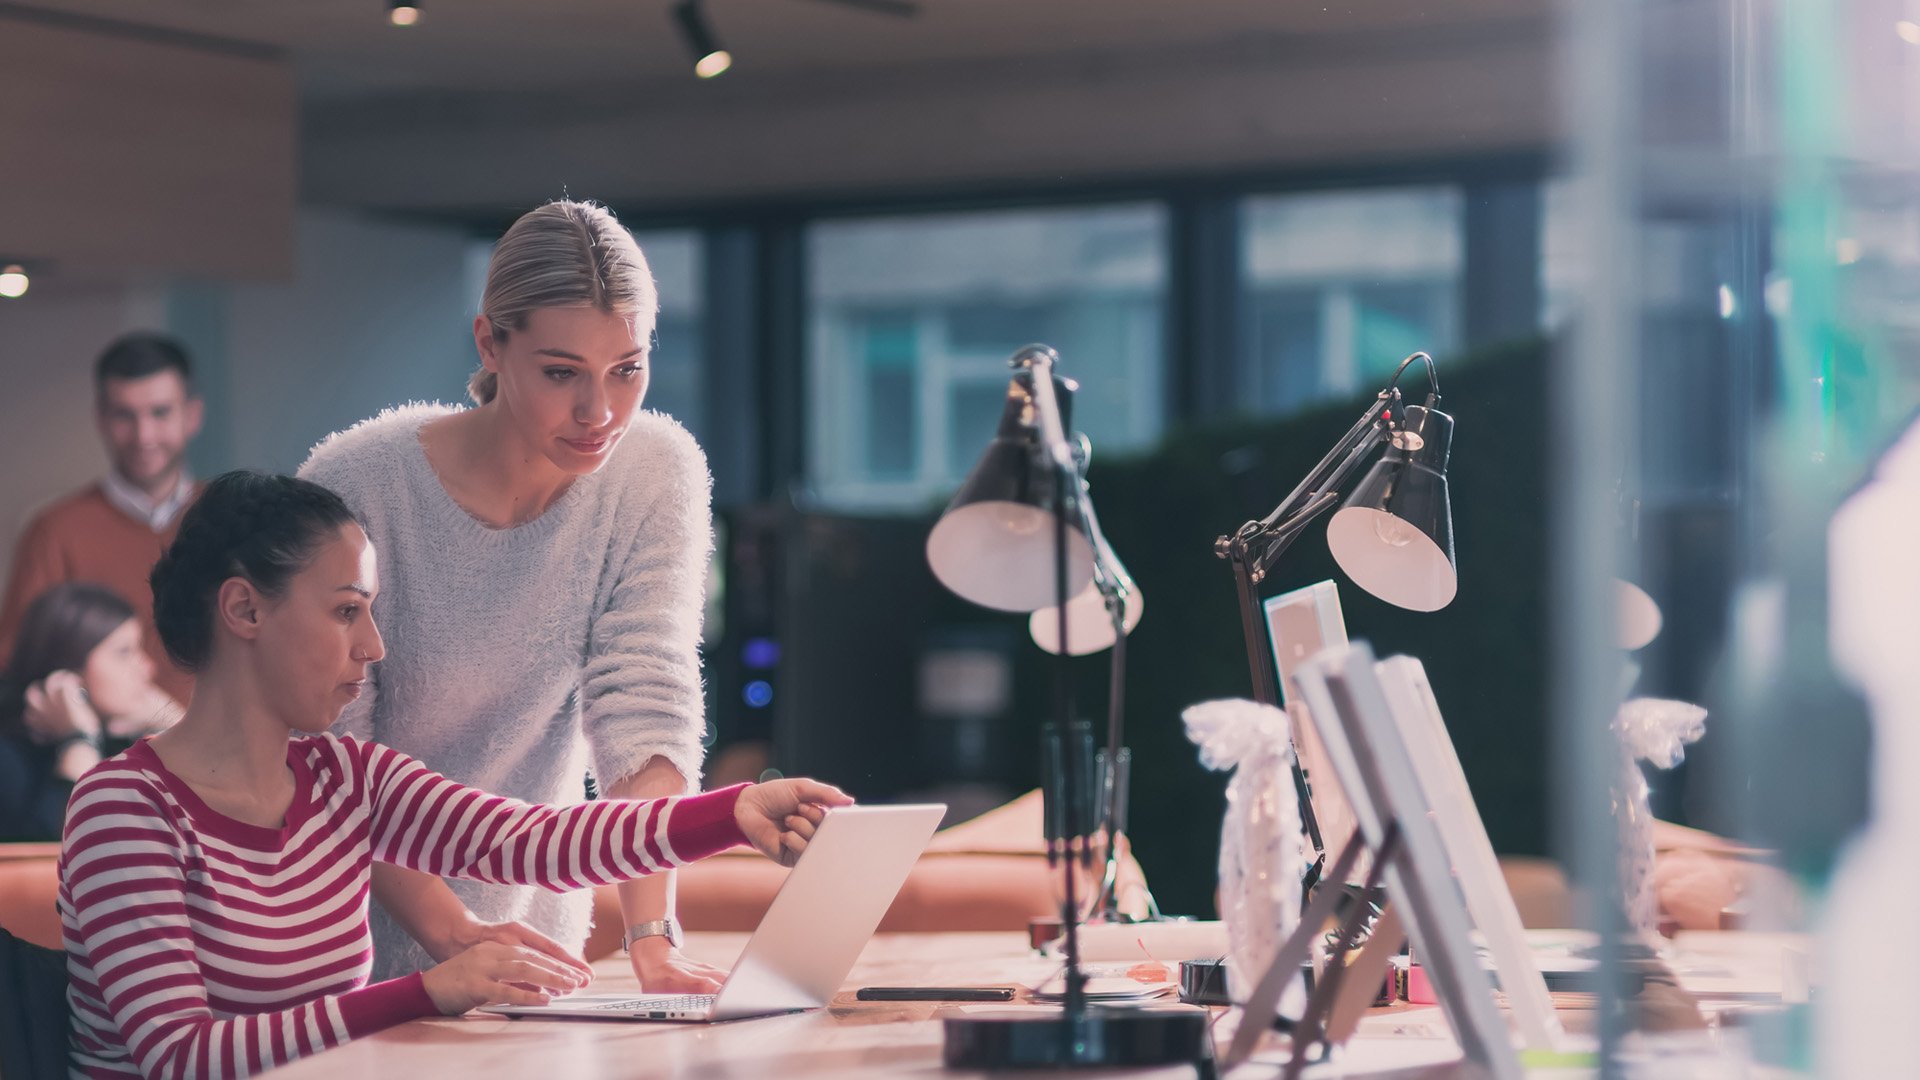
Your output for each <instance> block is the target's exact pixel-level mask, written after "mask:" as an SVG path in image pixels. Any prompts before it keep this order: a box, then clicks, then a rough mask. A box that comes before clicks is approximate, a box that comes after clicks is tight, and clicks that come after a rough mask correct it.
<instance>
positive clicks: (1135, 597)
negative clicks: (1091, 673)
mask: <svg viewBox="0 0 1920 1080" xmlns="http://www.w3.org/2000/svg"><path fill="white" fill-rule="evenodd" d="M1146 603H1147V602H1146V600H1145V599H1143V598H1142V597H1141V595H1140V587H1139V586H1137V585H1136V586H1134V588H1133V589H1132V590H1131V591H1130V592H1128V593H1127V599H1126V608H1125V614H1124V616H1123V619H1124V622H1123V624H1122V625H1124V626H1125V628H1126V632H1127V633H1129V634H1131V633H1133V628H1134V627H1136V626H1139V625H1140V615H1141V613H1142V612H1143V611H1145V610H1146ZM1027 628H1028V629H1029V630H1030V631H1032V633H1033V643H1034V644H1035V645H1038V646H1040V647H1041V648H1042V649H1045V650H1046V651H1048V652H1050V653H1057V652H1059V651H1060V640H1059V638H1060V611H1059V609H1058V608H1056V607H1053V606H1051V605H1049V606H1047V607H1043V608H1041V609H1040V610H1039V611H1036V612H1034V613H1033V616H1032V617H1031V618H1029V619H1028V620H1027ZM1112 647H1113V619H1112V617H1111V616H1109V615H1108V614H1107V600H1106V597H1104V596H1101V595H1100V590H1099V589H1098V588H1097V587H1096V586H1095V585H1094V584H1093V582H1092V580H1091V579H1089V580H1088V582H1087V587H1086V588H1084V589H1081V590H1080V591H1079V592H1078V593H1077V594H1075V595H1074V598H1073V599H1071V600H1069V601H1067V654H1068V655H1069V656H1086V655H1087V654H1088V653H1097V652H1099V651H1100V650H1102V649H1110V648H1112Z"/></svg>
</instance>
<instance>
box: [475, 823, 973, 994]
mask: <svg viewBox="0 0 1920 1080" xmlns="http://www.w3.org/2000/svg"><path fill="white" fill-rule="evenodd" d="M946 810H947V808H946V807H945V806H944V805H941V804H938V803H930V804H924V805H909V806H844V807H839V808H837V809H834V810H829V811H828V812H827V817H826V820H824V821H822V822H821V823H820V828H819V829H818V830H817V831H816V832H815V833H814V834H813V839H812V840H811V841H809V842H808V843H807V850H806V851H805V852H803V853H801V855H800V860H799V861H798V862H797V863H795V864H794V867H793V870H792V871H791V872H790V873H788V874H787V880H786V881H784V882H782V883H781V885H780V891H779V892H778V893H776V894H775V895H774V898H773V904H772V905H771V906H770V907H768V908H767V914H766V917H765V918H763V919H761V920H760V926H759V929H757V930H755V931H754V932H753V936H752V937H751V938H749V939H747V947H746V948H745V949H744V950H742V952H741V953H740V959H739V960H738V961H737V962H736V963H735V964H734V965H733V972H732V973H731V974H729V975H728V976H727V981H726V982H724V983H722V984H721V986H720V992H719V993H717V994H633V993H618V992H615V993H585V994H569V995H568V996H566V997H563V998H559V999H557V1000H555V1001H553V1002H551V1003H549V1004H546V1005H490V1006H487V1007H486V1008H485V1009H484V1010H482V1011H484V1012H491V1013H498V1014H501V1015H503V1016H523V1017H541V1018H552V1019H561V1018H567V1019H589V1020H673V1021H680V1022H683V1023H686V1022H692V1023H706V1022H712V1021H715V1020H737V1019H740V1018H742V1017H748V1016H767V1015H771V1014H773V1013H784V1012H797V1011H799V1010H802V1009H817V1008H820V1007H821V1006H823V1005H825V1004H826V1003H827V1002H828V1001H830V1000H832V998H833V995H834V994H835V993H836V992H838V991H839V989H840V986H841V984H842V983H844V982H845V981H846V978H847V973H848V972H850V971H852V970H853V963H854V961H855V960H858V959H859V958H860V950H861V949H863V948H865V947H866V944H867V939H868V938H871V937H872V936H873V932H874V930H876V929H878V928H879V926H880V919H881V918H882V917H883V916H884V915H886V913H887V908H889V907H891V906H892V905H893V898H894V896H895V895H897V894H898V893H899V892H900V887H901V886H902V885H904V884H906V881H907V874H908V873H910V872H911V871H912V870H913V864H914V860H916V859H918V858H919V857H920V853H921V851H923V850H924V849H925V848H926V846H927V841H928V840H930V839H932V838H933V831H934V830H935V829H937V828H939V826H940V818H941V817H942V815H944V814H945V813H946Z"/></svg>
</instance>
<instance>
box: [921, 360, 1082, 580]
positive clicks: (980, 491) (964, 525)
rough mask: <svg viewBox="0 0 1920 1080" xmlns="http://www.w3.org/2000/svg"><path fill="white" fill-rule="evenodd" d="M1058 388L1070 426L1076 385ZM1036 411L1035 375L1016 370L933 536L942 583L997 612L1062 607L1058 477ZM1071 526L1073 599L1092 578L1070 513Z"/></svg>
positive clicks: (932, 556)
mask: <svg viewBox="0 0 1920 1080" xmlns="http://www.w3.org/2000/svg"><path fill="white" fill-rule="evenodd" d="M1053 384H1054V395H1055V397H1056V398H1057V399H1058V400H1059V402H1060V412H1061V423H1062V426H1065V425H1066V424H1067V423H1068V416H1069V414H1070V409H1071V406H1070V402H1071V399H1072V393H1073V391H1074V389H1076V385H1075V384H1074V382H1073V381H1072V380H1071V379H1065V378H1061V377H1059V376H1054V380H1053ZM1034 409H1035V406H1034V400H1033V382H1032V373H1031V372H1028V371H1021V372H1017V373H1016V374H1015V375H1014V376H1013V379H1012V381H1011V382H1009V383H1008V384H1007V401H1006V407H1005V408H1004V409H1003V410H1002V411H1001V414H1000V428H999V430H998V431H997V432H995V434H994V437H993V441H992V442H991V443H989V444H987V449H986V452H985V453H983V454H981V455H980V460H979V461H978V462H977V463H975V465H974V467H973V471H972V472H970V473H968V474H967V479H966V482H965V483H963V484H961V485H960V490H959V492H958V493H956V494H955V495H954V497H953V501H952V502H951V503H948V504H947V511H946V513H944V514H942V515H940V520H939V521H938V522H936V523H935V524H934V526H933V532H932V533H930V534H928V536H927V562H928V564H929V565H931V566H932V567H933V575H934V576H935V577H937V578H939V579H940V583H941V584H942V585H945V586H946V587H947V588H948V589H950V590H952V591H953V593H954V594H955V595H956V596H959V597H960V598H962V599H964V600H970V601H972V602H973V603H976V604H979V605H980V606H982V607H989V608H994V609H995V610H998V611H1037V610H1039V609H1040V608H1044V607H1051V606H1053V605H1054V604H1055V603H1057V602H1058V601H1057V599H1056V594H1057V590H1058V584H1057V583H1056V582H1055V581H1054V546H1053V545H1054V514H1053V510H1054V489H1055V485H1056V484H1058V483H1059V475H1058V473H1057V472H1056V471H1055V469H1054V466H1053V465H1052V463H1051V462H1050V461H1048V459H1047V457H1046V455H1045V454H1044V453H1042V452H1041V448H1040V436H1039V425H1038V421H1037V417H1036V416H1035V412H1034ZM1067 497H1068V499H1069V500H1071V499H1072V498H1073V497H1074V496H1073V495H1072V493H1071V492H1070V493H1069V494H1068V496H1067ZM1068 521H1069V527H1068V529H1067V589H1066V591H1067V595H1068V596H1069V597H1071V596H1074V595H1076V594H1078V593H1079V592H1080V591H1081V590H1083V589H1085V588H1086V587H1087V586H1088V584H1089V583H1091V582H1092V581H1093V547H1092V545H1091V544H1089V543H1088V541H1087V537H1086V534H1085V533H1082V532H1081V531H1080V530H1079V529H1078V528H1075V527H1073V525H1072V517H1071V516H1069V519H1068Z"/></svg>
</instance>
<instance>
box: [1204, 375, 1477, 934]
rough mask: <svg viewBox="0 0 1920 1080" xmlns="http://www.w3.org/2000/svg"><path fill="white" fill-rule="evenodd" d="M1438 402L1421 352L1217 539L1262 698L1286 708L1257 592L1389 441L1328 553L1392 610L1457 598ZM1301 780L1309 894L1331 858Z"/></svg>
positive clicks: (1331, 528)
mask: <svg viewBox="0 0 1920 1080" xmlns="http://www.w3.org/2000/svg"><path fill="white" fill-rule="evenodd" d="M1415 361H1421V362H1424V363H1425V365H1426V369H1427V388H1428V391H1427V398H1426V403H1425V404H1422V405H1403V404H1401V401H1400V390H1399V385H1400V376H1401V375H1403V374H1405V373H1406V370H1407V368H1408V367H1410V366H1411V365H1412V364H1413V363H1414V362H1415ZM1439 402H1440V381H1439V377H1438V376H1437V375H1436V374H1435V373H1434V370H1433V358H1432V357H1431V356H1428V355H1427V354H1426V353H1424V352H1417V353H1414V354H1413V355H1411V356H1409V357H1407V358H1406V359H1405V360H1402V361H1401V362H1400V366H1399V368H1398V369H1396V370H1395V371H1394V373H1393V378H1392V379H1391V380H1389V381H1388V383H1387V387H1386V389H1384V390H1382V391H1380V393H1379V395H1378V396H1377V397H1375V399H1374V400H1373V401H1372V402H1370V403H1369V404H1368V405H1367V408H1366V411H1365V412H1363V413H1362V414H1361V415H1360V419H1359V420H1358V421H1356V422H1355V423H1354V425H1353V427H1352V428H1351V429H1349V430H1348V431H1347V433H1346V434H1345V435H1343V436H1341V437H1340V441H1338V442H1336V443H1335V444H1334V445H1333V449H1331V450H1329V451H1327V455H1326V456H1325V457H1323V458H1321V459H1320V463H1319V464H1318V465H1315V466H1314V467H1313V469H1312V471H1310V472H1308V473H1307V475H1306V477H1305V478H1304V479H1302V480H1301V481H1300V483H1299V485H1298V486H1296V487H1295V488H1294V489H1293V491H1292V492H1291V493H1290V494H1288V495H1287V497H1286V498H1285V499H1284V500H1282V501H1281V503H1280V505H1279V506H1276V507H1274V509H1273V512H1272V513H1270V514H1268V515H1267V516H1266V517H1264V518H1260V519H1259V520H1257V521H1249V522H1247V523H1246V524H1245V525H1242V526H1240V528H1239V529H1238V530H1237V531H1235V532H1234V533H1233V534H1232V535H1231V536H1222V537H1220V538H1219V539H1218V540H1216V541H1214V553H1215V554H1216V555H1218V556H1219V557H1220V558H1222V559H1225V560H1227V562H1228V563H1230V564H1231V565H1232V567H1233V576H1234V581H1235V582H1236V584H1237V585H1238V586H1239V592H1240V625H1241V630H1242V631H1243V632H1244V634H1245V636H1246V642H1247V663H1248V665H1249V666H1250V667H1251V669H1252V671H1253V697H1254V700H1255V701H1258V702H1261V703H1262V704H1266V705H1273V706H1276V707H1278V705H1279V696H1278V694H1276V693H1275V690H1274V679H1273V672H1272V669H1271V668H1270V667H1269V661H1268V659H1267V656H1266V655H1265V649H1264V647H1263V645H1262V644H1261V641H1262V639H1261V634H1260V598H1259V596H1258V594H1257V593H1256V591H1255V588H1256V586H1258V585H1259V584H1260V582H1261V580H1262V579H1264V578H1265V577H1266V574H1267V571H1268V570H1269V569H1270V568H1271V567H1272V566H1273V564H1274V562H1275V561H1276V560H1277V559H1279V557H1280V555H1281V554H1282V553H1283V552H1285V551H1286V550H1287V548H1288V546H1290V545H1291V544H1292V543H1293V542H1294V541H1295V540H1297V539H1299V538H1300V534H1301V533H1302V532H1304V531H1306V527H1307V525H1308V523H1310V522H1311V521H1312V520H1313V519H1314V518H1316V517H1318V516H1320V515H1321V514H1322V513H1325V512H1326V511H1327V510H1329V509H1331V508H1332V507H1333V505H1334V503H1335V502H1337V501H1339V499H1340V488H1341V486H1342V485H1343V484H1345V483H1346V481H1347V480H1348V478H1350V477H1351V476H1352V475H1353V474H1354V472H1355V471H1357V470H1358V469H1359V468H1360V466H1361V464H1362V463H1364V462H1365V461H1366V459H1367V458H1368V457H1369V456H1370V455H1371V454H1372V453H1373V452H1374V451H1375V450H1376V449H1378V448H1379V447H1380V446H1382V445H1383V444H1384V445H1386V446H1387V452H1386V454H1385V455H1383V456H1382V457H1381V459H1380V460H1379V461H1377V462H1375V463H1374V465H1373V468H1372V469H1370V470H1368V472H1367V474H1366V476H1365V477H1363V478H1362V479H1361V481H1360V483H1359V485H1358V486H1356V487H1355V488H1354V489H1353V494H1351V495H1349V496H1348V497H1347V500H1346V503H1345V505H1343V506H1342V507H1341V508H1340V510H1339V511H1337V512H1336V513H1335V514H1334V515H1333V517H1332V519H1331V520H1329V521H1328V522H1327V547H1328V548H1329V549H1331V550H1332V552H1333V559H1334V561H1335V562H1336V563H1338V564H1339V565H1340V569H1342V570H1344V571H1345V572H1346V574H1347V577H1348V578H1350V579H1352V581H1353V583H1354V584H1355V585H1358V586H1360V587H1361V588H1362V589H1365V590H1366V591H1367V592H1370V593H1372V594H1373V595H1374V596H1377V597H1379V598H1380V599H1382V600H1385V601H1386V602H1387V603H1389V604H1393V605H1395V606H1396V607H1403V608H1407V609H1408V610H1411V611H1438V610H1440V609H1441V608H1443V607H1446V606H1447V604H1449V603H1451V602H1452V600H1453V595H1454V592H1455V591H1456V589H1457V588H1458V578H1457V576H1456V575H1455V573H1454V560H1453V511H1452V508H1451V506H1450V504H1449V502H1448V499H1447V457H1448V455H1449V454H1450V453H1451V452H1452V448H1453V417H1451V416H1449V415H1447V414H1446V413H1443V412H1441V411H1440V410H1439V409H1437V408H1435V406H1436V405H1438V404H1439ZM1293 783H1294V793H1295V795H1296V797H1297V798H1298V799H1299V802H1300V821H1301V824H1302V826H1303V828H1304V829H1305V831H1306V834H1307V838H1308V840H1309V841H1310V842H1311V843H1312V844H1313V854H1314V861H1313V865H1312V866H1310V867H1309V868H1308V869H1307V872H1306V878H1305V882H1304V884H1305V891H1304V892H1303V893H1302V896H1303V897H1304V896H1305V895H1307V894H1308V893H1310V892H1311V891H1312V889H1313V886H1314V884H1315V883H1316V882H1317V881H1318V880H1319V878H1320V872H1321V870H1322V869H1323V868H1324V867H1325V865H1326V858H1327V856H1326V845H1325V843H1324V842H1323V841H1322V839H1321V836H1320V825H1319V822H1318V821H1317V820H1316V819H1315V818H1314V814H1313V804H1312V801H1311V800H1310V799H1309V798H1308V787H1307V775H1306V772H1305V771H1304V770H1303V769H1302V768H1301V767H1300V761H1299V758H1298V757H1297V756H1296V757H1295V758H1294V763H1293Z"/></svg>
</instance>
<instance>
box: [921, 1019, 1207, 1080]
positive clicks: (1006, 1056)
mask: <svg viewBox="0 0 1920 1080" xmlns="http://www.w3.org/2000/svg"><path fill="white" fill-rule="evenodd" d="M1208 1019H1209V1015H1208V1013H1207V1011H1206V1010H1204V1009H1198V1008H1190V1007H1185V1006H1164V1007H1157V1008H1119V1007H1111V1006H1100V1005H1090V1006H1088V1007H1087V1009H1086V1011H1085V1012H1083V1013H1081V1014H1080V1015H1079V1016H1077V1017H1071V1018H1070V1017H1069V1016H1068V1015H1067V1014H1066V1013H1065V1012H1064V1011H1059V1010H1052V1009H1049V1010H1045V1011H1041V1010H1037V1009H1021V1010H1012V1009H1009V1010H1005V1011H994V1012H986V1011H982V1010H967V1011H965V1012H962V1011H959V1010H952V1011H950V1012H948V1013H947V1014H945V1015H943V1016H942V1017H941V1021H942V1024H943V1026H944V1027H945V1029H946V1048H945V1052H944V1054H943V1060H944V1061H945V1063H946V1066H947V1068H949V1069H1085V1068H1141V1067H1150V1066H1155V1065H1180V1064H1191V1065H1192V1066H1193V1067H1194V1068H1195V1070H1196V1071H1197V1073H1198V1075H1199V1076H1200V1077H1201V1078H1202V1080H1211V1078H1212V1077H1214V1076H1215V1075H1216V1074H1215V1072H1214V1065H1213V1040H1212V1038H1211V1036H1210V1033H1209V1031H1208V1023H1207V1022H1208Z"/></svg>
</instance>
